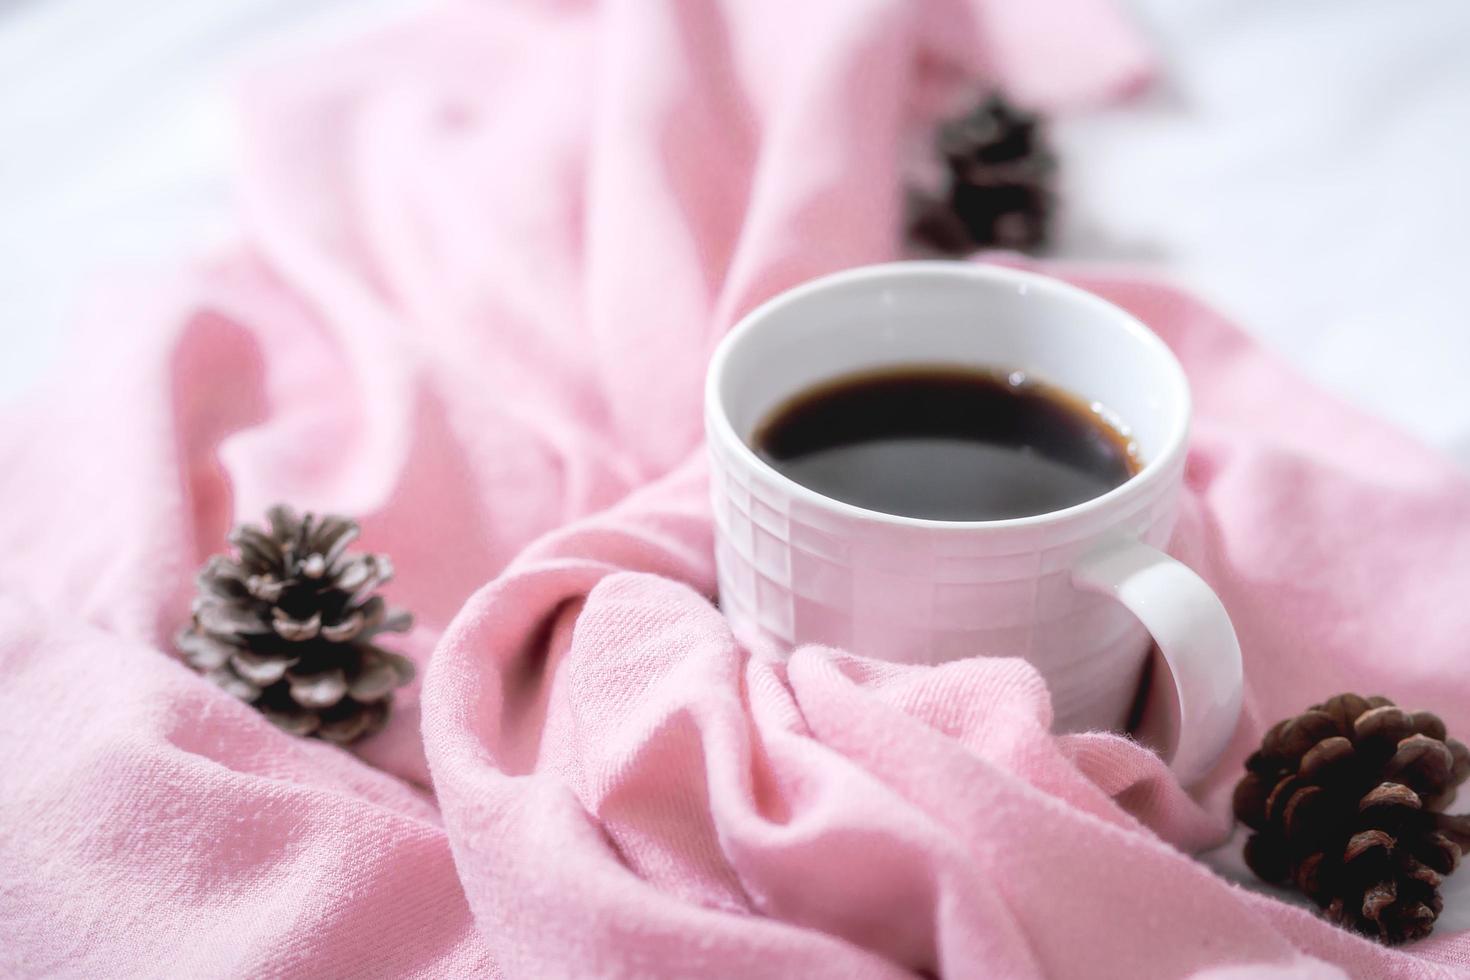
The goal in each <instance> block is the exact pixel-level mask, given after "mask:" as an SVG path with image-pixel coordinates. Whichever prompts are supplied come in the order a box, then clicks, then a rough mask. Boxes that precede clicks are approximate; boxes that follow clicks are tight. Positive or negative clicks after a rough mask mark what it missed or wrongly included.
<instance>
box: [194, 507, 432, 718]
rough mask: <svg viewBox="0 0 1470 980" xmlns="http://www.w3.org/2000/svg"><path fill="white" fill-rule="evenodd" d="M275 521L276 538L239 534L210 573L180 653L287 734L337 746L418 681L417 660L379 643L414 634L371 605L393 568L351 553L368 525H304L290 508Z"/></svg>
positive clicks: (310, 518)
mask: <svg viewBox="0 0 1470 980" xmlns="http://www.w3.org/2000/svg"><path fill="white" fill-rule="evenodd" d="M268 516H269V518H270V532H269V533H266V532H265V531H263V530H261V529H260V528H258V527H256V526H254V525H251V524H242V525H240V526H239V527H237V528H235V529H234V530H233V531H231V532H230V536H229V542H230V544H231V545H233V546H234V548H235V551H236V555H235V556H233V557H232V556H226V555H215V556H214V557H212V558H210V559H209V561H208V562H207V563H206V564H205V566H204V568H203V570H202V571H200V573H199V576H198V584H199V594H198V595H197V596H196V597H195V599H194V606H193V611H194V619H193V623H192V624H191V625H190V626H188V627H187V628H186V629H184V630H182V631H181V632H180V633H179V635H178V637H177V639H176V642H177V644H178V647H179V650H180V651H182V652H183V654H184V658H185V659H186V660H187V661H188V662H189V664H190V665H192V666H193V667H194V668H195V669H196V670H199V671H201V672H203V673H205V674H206V675H207V676H208V677H209V679H210V680H212V681H214V682H215V683H216V684H218V685H219V686H220V687H222V688H224V689H225V690H227V691H229V692H230V693H231V694H233V695H235V696H236V697H238V698H240V699H241V700H242V701H248V702H249V703H251V704H253V705H254V706H255V707H256V708H258V709H260V711H261V712H262V713H263V714H264V715H265V716H266V717H267V718H269V719H270V720H271V721H272V722H274V723H275V724H276V725H278V726H280V727H281V728H283V729H285V730H286V731H289V732H292V733H294V734H297V735H315V736H317V737H318V738H323V739H326V740H328V741H330V742H338V743H347V742H351V741H353V740H354V739H357V738H360V737H362V736H364V735H367V734H370V733H371V732H374V731H377V730H378V729H380V728H382V727H383V725H384V724H385V723H386V722H387V720H388V710H389V706H390V704H391V703H392V700H393V690H394V688H396V687H399V686H401V685H403V684H406V683H408V682H409V680H411V679H412V678H413V664H412V663H411V662H410V661H409V660H408V659H407V658H405V657H402V656H400V655H398V654H396V653H392V652H390V651H388V650H384V649H382V648H381V647H379V646H377V645H376V644H375V643H374V642H373V640H374V638H375V637H377V635H378V634H380V633H386V632H402V631H404V630H407V629H408V628H409V626H410V625H411V624H412V617H410V616H409V614H408V613H406V612H402V611H390V610H389V609H388V608H387V606H386V605H385V604H384V602H383V599H382V597H380V596H376V595H372V592H373V590H374V589H376V588H377V587H378V586H379V585H381V584H383V583H385V582H387V581H388V580H389V579H390V578H392V576H393V566H392V564H391V563H390V562H389V561H388V558H387V556H386V555H371V554H350V553H348V552H347V546H348V545H349V544H351V543H352V542H353V540H354V539H356V538H357V535H358V526H357V524H356V523H354V522H353V521H350V520H348V519H347V518H345V517H334V516H331V515H323V516H318V515H316V514H307V515H306V516H305V517H297V516H296V514H295V513H294V512H293V511H292V510H291V509H290V508H288V507H285V506H282V505H277V506H275V507H272V508H271V509H270V511H269V512H268Z"/></svg>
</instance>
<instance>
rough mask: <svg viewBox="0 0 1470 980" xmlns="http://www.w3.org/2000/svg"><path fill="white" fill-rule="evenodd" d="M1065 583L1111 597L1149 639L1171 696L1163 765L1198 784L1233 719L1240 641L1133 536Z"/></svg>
mask: <svg viewBox="0 0 1470 980" xmlns="http://www.w3.org/2000/svg"><path fill="white" fill-rule="evenodd" d="M1072 583H1073V584H1074V585H1076V586H1077V587H1078V588H1080V589H1084V590H1086V591H1089V592H1099V593H1102V594H1104V595H1110V596H1112V597H1113V598H1114V599H1117V600H1118V601H1119V602H1121V603H1122V604H1123V605H1124V606H1126V607H1127V608H1128V611H1129V612H1131V613H1133V615H1134V616H1136V617H1138V620H1139V622H1141V623H1143V626H1144V628H1145V629H1147V630H1148V631H1149V632H1150V633H1152V634H1153V638H1154V642H1155V643H1157V644H1158V647H1159V652H1160V653H1161V654H1163V657H1164V662H1165V663H1167V664H1168V665H1169V672H1170V673H1171V674H1173V675H1174V688H1175V691H1176V693H1177V695H1178V704H1179V732H1178V737H1177V739H1176V741H1175V745H1174V752H1173V755H1172V757H1171V758H1170V759H1169V768H1170V769H1172V770H1173V771H1174V774H1175V775H1176V776H1177V777H1178V778H1179V781H1180V782H1181V783H1183V784H1184V785H1186V786H1187V785H1189V784H1191V783H1194V782H1196V781H1198V780H1199V779H1200V778H1202V777H1203V776H1204V775H1205V774H1206V773H1208V772H1209V771H1210V769H1211V767H1213V766H1214V764H1215V762H1216V761H1217V760H1218V759H1219V758H1220V755H1221V754H1222V753H1223V752H1224V751H1225V746H1226V745H1228V744H1229V742H1230V739H1231V736H1232V735H1234V734H1235V725H1236V722H1237V721H1239V719H1240V700H1241V693H1242V687H1243V680H1242V668H1241V660H1240V641H1239V640H1237V639H1236V636H1235V627H1234V626H1232V625H1231V623H1230V616H1229V615H1228V614H1227V613H1226V612H1225V606H1224V605H1222V604H1221V602H1220V598H1219V596H1217V595H1215V593H1214V592H1213V591H1212V590H1211V589H1210V587H1209V586H1208V585H1206V584H1205V581H1204V579H1202V578H1200V577H1199V576H1198V575H1196V574H1195V573H1194V571H1193V570H1191V569H1190V568H1189V567H1188V566H1186V565H1184V564H1183V563H1182V562H1179V561H1177V560H1175V559H1173V558H1171V557H1169V556H1168V555H1166V554H1164V553H1163V552H1162V551H1159V550H1158V549H1157V548H1152V547H1149V546H1148V545H1146V544H1144V543H1143V542H1142V541H1139V540H1137V539H1134V538H1125V539H1122V540H1118V541H1114V542H1112V543H1110V544H1108V545H1105V546H1104V547H1102V548H1099V549H1098V550H1096V551H1094V552H1092V553H1091V554H1089V555H1087V556H1086V557H1084V558H1083V559H1082V560H1081V561H1080V562H1079V563H1078V564H1077V566H1076V567H1075V568H1073V569H1072Z"/></svg>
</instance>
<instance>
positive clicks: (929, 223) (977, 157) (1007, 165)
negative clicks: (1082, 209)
mask: <svg viewBox="0 0 1470 980" xmlns="http://www.w3.org/2000/svg"><path fill="white" fill-rule="evenodd" d="M938 150H939V153H940V155H941V156H942V157H943V158H944V164H945V169H946V171H947V173H948V179H949V188H948V192H947V195H946V198H945V199H944V200H930V199H926V198H923V197H922V196H920V197H917V198H915V199H914V200H913V201H911V209H912V210H913V212H914V213H915V218H914V220H913V223H912V225H911V227H910V235H911V236H912V237H913V238H915V239H917V240H919V241H922V242H924V243H925V244H928V245H929V246H931V247H933V248H936V249H938V250H940V251H942V252H947V253H951V254H958V253H963V252H967V251H971V250H973V249H975V248H977V247H980V246H985V245H994V246H997V247H1000V248H1011V249H1020V250H1034V249H1037V248H1039V247H1040V246H1042V245H1043V244H1045V242H1046V239H1047V236H1048V232H1049V228H1048V225H1049V222H1050V219H1051V213H1052V209H1053V201H1054V197H1055V195H1054V192H1053V189H1052V183H1053V178H1054V176H1055V173H1056V159H1055V157H1054V156H1053V155H1052V153H1051V151H1050V149H1049V148H1048V146H1047V144H1046V140H1045V138H1044V133H1043V131H1042V129H1041V123H1040V120H1039V118H1038V117H1036V116H1034V115H1031V114H1029V113H1024V112H1021V111H1019V110H1018V109H1016V108H1015V107H1014V106H1011V105H1010V104H1009V103H1007V102H1006V101H1005V100H1004V99H1002V98H1001V97H1000V96H998V95H992V96H991V97H990V98H988V99H986V100H985V101H984V102H982V103H980V105H978V106H977V107H976V108H975V109H974V110H973V111H971V112H970V113H969V114H968V115H965V116H962V117H960V118H958V119H953V120H950V121H949V122H947V123H945V124H944V125H943V126H941V127H940V130H939V137H938Z"/></svg>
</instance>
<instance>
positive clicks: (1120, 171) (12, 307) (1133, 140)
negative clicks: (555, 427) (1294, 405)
mask: <svg viewBox="0 0 1470 980" xmlns="http://www.w3.org/2000/svg"><path fill="white" fill-rule="evenodd" d="M1017 2H1021V0H1017ZM412 6H414V4H412V3H410V2H409V0H149V2H147V3H141V4H136V3H118V2H116V0H0V400H3V399H6V398H10V397H13V396H14V395H15V394H16V393H17V392H19V391H22V390H23V389H24V388H25V387H26V386H28V385H30V384H34V383H35V382H36V380H37V379H38V378H40V377H43V376H44V370H45V367H46V365H47V364H48V363H49V362H50V361H51V360H52V359H53V358H54V357H55V356H56V353H57V351H58V349H59V347H60V344H61V341H62V338H63V337H64V333H65V331H66V329H67V325H68V323H69V322H70V319H71V317H72V315H73V311H74V309H75V308H76V306H77V304H78V301H79V299H80V298H81V297H82V296H84V295H85V293H86V289H87V284H88V282H89V281H93V280H94V279H95V277H96V275H97V274H98V273H100V272H104V271H109V270H111V271H114V272H115V271H117V270H118V269H123V270H126V269H129V268H139V267H155V268H156V267H158V266H161V265H167V263H168V262H169V261H171V260H173V259H175V258H177V257H181V256H184V255H187V254H191V253H193V252H196V251H197V250H198V249H199V248H200V247H202V246H205V245H207V244H208V243H209V242H211V241H215V240H219V239H221V238H222V237H224V236H226V235H227V234H228V232H229V229H230V192H229V178H230V166H231V164H230V161H231V159H232V153H231V140H232V135H233V134H232V129H231V124H230V111H229V95H228V82H229V80H230V79H231V78H232V77H233V76H234V73H235V72H236V70H237V69H238V68H239V66H240V65H241V64H242V63H244V61H245V59H246V58H247V57H254V56H255V55H257V54H258V53H259V52H260V51H261V50H262V49H266V50H274V51H280V50H281V49H282V48H287V49H289V48H291V47H295V46H308V47H309V45H310V44H311V43H312V41H313V40H314V39H317V38H320V37H322V36H324V35H328V34H331V33H335V32H339V31H342V30H352V29H355V28H357V27H362V26H369V25H371V24H374V23H379V22H382V21H383V20H385V19H388V18H389V17H390V16H392V15H393V14H394V13H395V12H397V11H403V10H408V9H410V8H411V7H412ZM1131 6H1132V7H1133V8H1134V10H1135V13H1136V14H1137V16H1138V18H1139V20H1140V22H1141V24H1142V25H1143V26H1144V28H1145V30H1146V31H1147V32H1148V34H1149V35H1150V37H1151V38H1152V39H1153V40H1154V42H1155V44H1156V45H1157V47H1158V50H1159V52H1160V55H1161V57H1162V59H1163V62H1164V65H1163V77H1162V78H1161V80H1160V84H1159V85H1157V86H1156V88H1155V89H1154V91H1152V92H1150V93H1149V94H1148V95H1146V96H1145V97H1144V98H1142V99H1140V100H1138V101H1137V102H1135V103H1133V104H1130V105H1128V106H1125V107H1120V108H1116V109H1111V110H1107V111H1105V112H1101V113H1098V114H1095V115H1092V116H1088V117H1085V118H1077V119H1071V120H1067V121H1064V122H1063V123H1061V124H1059V125H1058V126H1057V129H1056V139H1057V142H1058V144H1059V147H1060V151H1061V155H1062V160H1063V165H1064V168H1065V184H1066V186H1065V190H1066V192H1067V196H1068V201H1069V212H1068V214H1067V217H1066V220H1065V222H1064V226H1063V229H1062V243H1061V244H1062V253H1063V254H1064V255H1068V256H1072V257H1078V258H1089V259H1107V260H1127V261H1135V262H1144V263H1146V264H1148V265H1150V266H1153V267H1156V268H1159V269H1163V270H1165V271H1167V272H1169V273H1171V274H1173V275H1175V276H1176V277H1177V278H1179V279H1180V280H1182V281H1183V282H1184V283H1186V284H1187V285H1190V286H1191V287H1193V288H1194V289H1196V290H1197V291H1198V292H1200V293H1201V294H1203V295H1204V296H1206V297H1207V298H1208V299H1210V300H1211V301H1212V302H1214V303H1215V304H1216V305H1217V306H1219V307H1221V308H1222V309H1224V310H1225V311H1227V312H1228V313H1230V314H1232V315H1233V316H1234V317H1235V318H1236V319H1237V320H1238V321H1239V322H1240V323H1242V324H1243V325H1244V326H1246V327H1247V328H1249V329H1250V330H1252V331H1253V332H1254V333H1255V334H1256V335H1257V336H1258V337H1259V338H1260V339H1261V340H1262V341H1263V342H1264V343H1266V344H1268V345H1270V346H1272V347H1274V348H1276V349H1277V350H1279V351H1281V352H1282V353H1284V354H1285V355H1286V356H1287V357H1289V358H1290V359H1291V360H1293V361H1294V362H1295V363H1296V364H1297V365H1298V366H1299V367H1300V368H1301V369H1302V370H1304V371H1305V372H1306V373H1307V374H1308V375H1310V376H1312V377H1313V378H1315V379H1317V380H1318V381H1319V382H1321V383H1322V384H1324V385H1326V386H1327V387H1329V388H1332V389H1335V390H1336V391H1338V392H1340V393H1342V394H1345V395H1346V396H1348V397H1349V398H1351V399H1352V400H1354V401H1356V402H1358V403H1359V404H1361V405H1363V406H1365V407H1367V408H1369V409H1370V410H1372V411H1375V412H1377V413H1379V414H1381V415H1384V416H1387V417H1388V418H1390V419H1392V420H1393V421H1395V422H1397V423H1399V424H1401V425H1402V426H1404V427H1406V428H1408V429H1410V430H1412V431H1413V432H1415V433H1416V434H1418V435H1419V436H1420V437H1421V438H1422V439H1424V440H1426V441H1428V442H1430V443H1432V444H1434V445H1437V446H1440V447H1441V448H1443V449H1445V450H1446V451H1448V452H1450V453H1452V454H1454V455H1455V456H1456V458H1458V459H1459V460H1460V461H1461V462H1462V463H1464V464H1465V465H1467V466H1470V312H1467V311H1470V304H1467V300H1466V297H1465V296H1464V291H1465V289H1466V282H1465V280H1466V275H1467V271H1470V269H1467V266H1470V2H1466V0H1412V2H1406V0H1405V2H1397V3H1390V2H1385V0H1187V2H1186V0H1132V3H1131Z"/></svg>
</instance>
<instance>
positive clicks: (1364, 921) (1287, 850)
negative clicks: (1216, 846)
mask: <svg viewBox="0 0 1470 980" xmlns="http://www.w3.org/2000/svg"><path fill="white" fill-rule="evenodd" d="M1246 769H1247V773H1246V776H1245V778H1244V779H1242V780H1241V781H1240V783H1239V784H1238V785H1237V786H1236V788H1235V799H1234V806H1235V815H1236V817H1237V818H1238V819H1239V820H1240V821H1241V822H1242V823H1245V824H1246V825H1248V826H1249V827H1251V828H1252V829H1253V830H1255V833H1254V834H1252V835H1251V837H1250V839H1249V840H1248V841H1247V842H1246V845H1245V860H1246V863H1247V864H1248V865H1250V868H1251V870H1252V871H1254V872H1255V873H1256V874H1257V875H1259V876H1260V877H1261V878H1263V879H1264V880H1266V881H1269V882H1273V883H1285V884H1288V885H1291V886H1293V887H1295V888H1297V889H1299V890H1300V891H1301V892H1302V893H1303V894H1305V895H1306V896H1307V897H1308V898H1310V899H1311V900H1312V901H1314V902H1316V903H1317V905H1318V906H1319V907H1320V908H1322V909H1324V910H1325V911H1326V914H1327V917H1328V918H1329V919H1331V920H1332V921H1334V922H1337V923H1338V924H1340V925H1344V926H1347V927H1349V928H1352V929H1356V930H1357V931H1359V932H1361V933H1364V934H1365V935H1368V936H1372V937H1374V938H1376V939H1378V940H1380V941H1382V942H1385V943H1399V942H1403V941H1405V940H1408V939H1417V938H1420V937H1422V936H1426V935H1428V934H1429V932H1430V931H1431V930H1432V929H1433V928H1434V921H1435V919H1437V918H1438V917H1439V913H1440V911H1441V909H1442V908H1443V905H1444V903H1443V900H1442V899H1441V897H1440V894H1439V886H1440V883H1441V882H1442V881H1443V879H1444V876H1445V875H1447V874H1449V873H1450V872H1451V871H1453V870H1454V869H1455V866H1456V865H1457V864H1458V863H1459V860H1460V854H1461V849H1462V847H1464V846H1466V845H1467V844H1470V818H1466V817H1453V816H1448V815H1446V814H1444V813H1443V812H1441V811H1442V810H1443V809H1444V808H1445V807H1446V806H1447V805H1448V804H1449V803H1450V802H1451V801H1452V800H1453V799H1454V796H1455V790H1456V787H1458V786H1459V785H1460V784H1461V783H1462V782H1464V781H1465V778H1466V776H1467V775H1470V750H1467V749H1466V748H1465V746H1464V745H1463V744H1462V743H1460V742H1458V741H1456V740H1455V739H1452V738H1448V737H1447V736H1446V733H1445V726H1444V722H1442V721H1440V719H1439V718H1438V717H1436V716H1435V715H1433V714H1431V713H1429V712H1427V711H1416V712H1413V713H1410V712H1407V711H1404V710H1403V709H1402V708H1398V707H1395V706H1394V704H1393V702H1391V701H1389V700H1388V699H1387V698H1382V697H1370V698H1364V697H1359V696H1358V695H1356V694H1339V695H1338V696H1336V697H1334V698H1329V699H1328V700H1327V701H1326V702H1324V703H1322V704H1317V705H1313V706H1312V707H1311V708H1309V709H1308V710H1307V711H1306V712H1304V713H1303V714H1301V715H1298V716H1297V717H1295V718H1288V719H1286V720H1285V721H1282V722H1280V723H1279V724H1277V725H1275V726H1274V727H1272V728H1271V730H1270V731H1268V732H1267V733H1266V735H1265V738H1264V739H1263V740H1262V743H1261V748H1260V750H1259V751H1257V752H1256V753H1255V754H1253V755H1252V756H1251V757H1250V758H1249V759H1247V760H1246Z"/></svg>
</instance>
